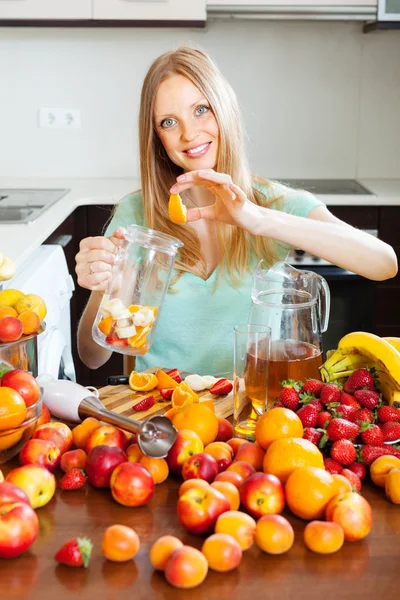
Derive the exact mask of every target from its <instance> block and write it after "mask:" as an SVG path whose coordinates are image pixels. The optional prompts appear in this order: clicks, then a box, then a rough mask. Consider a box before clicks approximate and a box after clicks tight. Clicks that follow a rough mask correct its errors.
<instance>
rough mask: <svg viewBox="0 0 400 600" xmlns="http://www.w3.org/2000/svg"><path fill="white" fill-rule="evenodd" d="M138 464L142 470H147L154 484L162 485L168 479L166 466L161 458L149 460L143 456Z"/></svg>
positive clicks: (148, 457) (149, 458)
mask: <svg viewBox="0 0 400 600" xmlns="http://www.w3.org/2000/svg"><path fill="white" fill-rule="evenodd" d="M139 464H141V465H143V466H144V468H145V469H147V470H148V472H149V473H150V475H151V476H152V478H153V481H154V483H162V482H163V481H165V480H166V479H167V477H168V474H169V469H168V464H167V461H166V460H164V459H163V458H151V457H150V456H143V457H142V458H141V459H140V462H139Z"/></svg>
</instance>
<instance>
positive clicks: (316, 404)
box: [309, 398, 324, 413]
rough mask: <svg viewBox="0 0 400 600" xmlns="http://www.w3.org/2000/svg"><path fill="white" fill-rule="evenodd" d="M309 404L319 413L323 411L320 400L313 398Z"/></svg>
mask: <svg viewBox="0 0 400 600" xmlns="http://www.w3.org/2000/svg"><path fill="white" fill-rule="evenodd" d="M309 404H311V405H312V406H315V408H316V409H317V411H318V412H319V413H320V412H321V411H323V410H324V405H323V404H322V402H321V400H318V398H314V400H311V401H310V402H309Z"/></svg>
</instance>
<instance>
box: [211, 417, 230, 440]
mask: <svg viewBox="0 0 400 600" xmlns="http://www.w3.org/2000/svg"><path fill="white" fill-rule="evenodd" d="M233 436H234V430H233V425H232V423H230V422H229V421H228V419H224V418H223V417H219V418H218V433H217V437H216V438H215V441H216V442H227V441H228V440H230V439H231V438H233Z"/></svg>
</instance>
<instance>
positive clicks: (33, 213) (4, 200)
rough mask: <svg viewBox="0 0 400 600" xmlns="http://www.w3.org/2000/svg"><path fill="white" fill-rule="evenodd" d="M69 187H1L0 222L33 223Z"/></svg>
mask: <svg viewBox="0 0 400 600" xmlns="http://www.w3.org/2000/svg"><path fill="white" fill-rule="evenodd" d="M68 191H69V190H67V189H28V188H21V189H18V188H7V189H2V188H0V223H7V225H13V224H17V223H32V221H35V220H36V219H37V218H38V217H39V216H40V215H41V214H42V213H43V212H44V211H45V210H46V209H47V208H49V206H51V205H52V204H54V203H55V202H57V200H60V199H61V198H62V197H63V196H65V194H66V193H67V192H68Z"/></svg>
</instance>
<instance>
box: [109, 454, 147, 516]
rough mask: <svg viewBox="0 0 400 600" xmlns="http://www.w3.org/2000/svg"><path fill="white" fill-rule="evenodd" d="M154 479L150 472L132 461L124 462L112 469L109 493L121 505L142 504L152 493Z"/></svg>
mask: <svg viewBox="0 0 400 600" xmlns="http://www.w3.org/2000/svg"><path fill="white" fill-rule="evenodd" d="M154 487H155V484H154V481H153V478H152V476H151V475H150V473H149V472H148V471H147V470H146V469H145V468H144V467H143V466H142V465H139V464H137V463H133V462H124V463H122V464H120V465H118V467H116V469H114V471H113V473H112V475H111V479H110V488H111V493H112V496H113V498H114V500H116V501H117V502H119V503H120V504H122V505H123V506H142V505H143V504H146V503H147V502H148V501H149V500H150V498H151V497H152V495H153V493H154Z"/></svg>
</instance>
